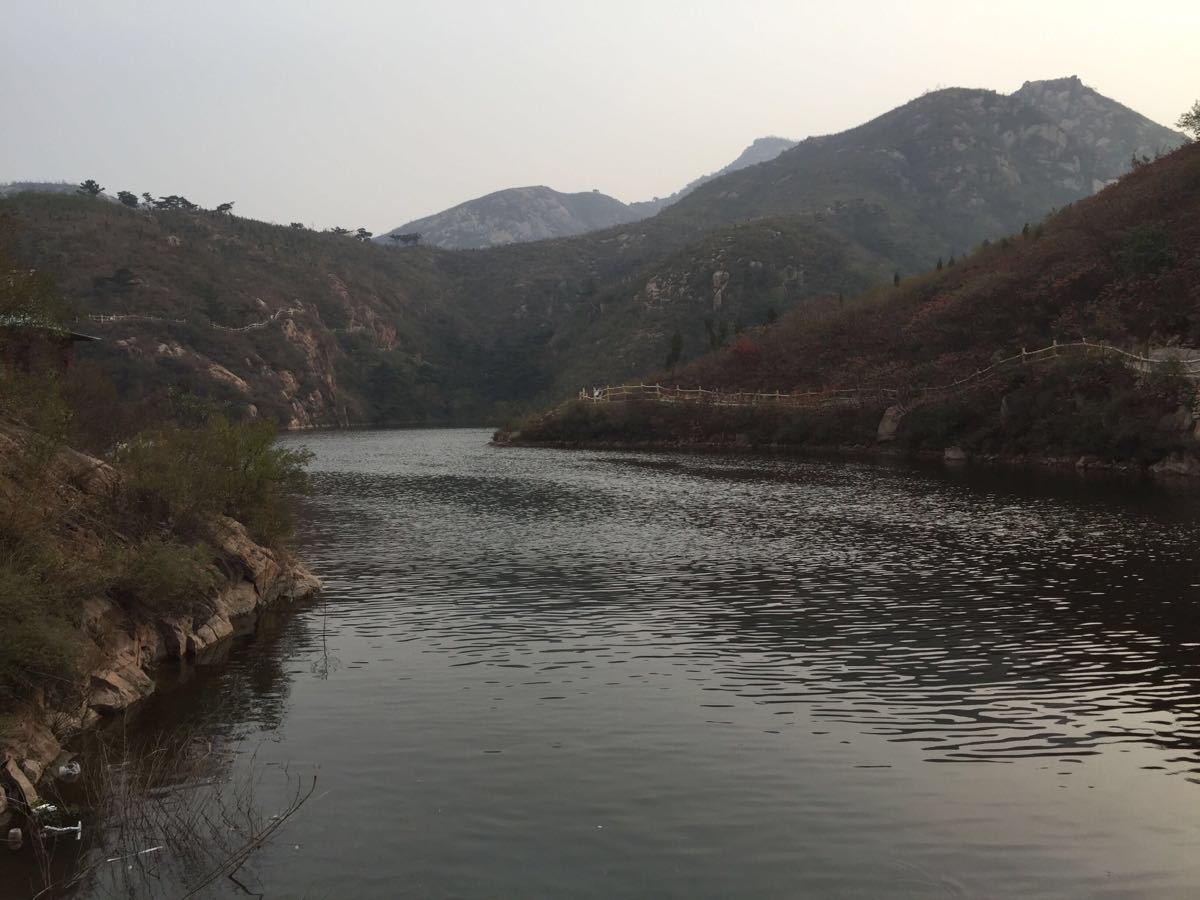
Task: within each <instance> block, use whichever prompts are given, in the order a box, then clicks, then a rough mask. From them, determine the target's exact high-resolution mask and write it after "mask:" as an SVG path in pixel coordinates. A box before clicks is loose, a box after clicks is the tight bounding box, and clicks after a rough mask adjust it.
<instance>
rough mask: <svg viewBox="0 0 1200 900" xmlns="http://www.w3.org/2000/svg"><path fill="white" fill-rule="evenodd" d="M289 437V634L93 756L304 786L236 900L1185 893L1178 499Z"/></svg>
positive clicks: (208, 671)
mask: <svg viewBox="0 0 1200 900" xmlns="http://www.w3.org/2000/svg"><path fill="white" fill-rule="evenodd" d="M288 440H289V442H290V443H296V444H305V445H307V446H308V447H310V448H311V449H312V450H313V451H315V453H316V459H315V463H314V465H313V472H314V480H315V486H316V492H315V495H314V496H313V497H312V498H311V500H310V501H309V502H308V504H307V508H306V516H305V523H304V526H303V529H302V534H301V535H300V541H299V549H298V552H299V554H300V555H301V556H302V557H303V558H304V559H305V560H306V561H307V562H309V563H310V565H311V566H312V568H313V569H314V570H316V571H317V572H318V573H319V574H320V575H321V576H322V577H323V578H324V580H325V582H326V586H327V589H326V592H325V596H324V599H323V601H322V602H321V603H318V604H315V605H311V606H306V607H304V608H302V609H298V610H296V611H294V613H292V614H289V615H286V616H284V617H281V618H279V619H278V620H276V621H274V622H271V623H269V624H268V625H267V627H265V628H263V629H262V631H261V632H260V634H259V635H258V636H257V637H255V638H249V639H244V640H243V641H242V642H241V645H240V646H237V647H235V648H234V649H233V652H232V653H231V654H230V655H229V659H228V661H226V662H224V663H221V664H218V665H212V666H205V667H200V668H198V669H196V670H195V671H193V672H192V673H190V675H189V676H188V677H187V678H184V679H181V680H180V683H179V684H178V685H177V686H175V687H173V688H172V689H170V690H165V691H163V692H162V693H161V694H160V695H159V696H157V697H155V698H153V699H152V701H151V702H150V703H149V704H147V706H146V708H145V709H143V710H142V711H141V712H140V713H139V714H138V715H137V716H136V717H134V718H133V719H132V720H131V722H130V724H129V728H130V729H133V730H135V731H136V730H140V731H142V732H144V733H150V732H153V731H157V730H162V729H164V728H171V727H174V726H176V725H177V724H179V723H187V724H189V725H191V726H194V727H198V728H199V729H200V731H201V733H203V734H205V735H206V736H207V737H208V738H209V739H211V741H212V742H213V745H214V746H215V747H217V748H218V749H219V750H220V752H221V754H223V756H222V758H224V759H226V760H227V761H228V765H230V766H235V767H236V766H238V765H249V763H248V760H249V759H250V758H251V757H253V759H254V765H256V766H259V767H264V766H265V767H271V766H276V767H282V766H283V765H285V764H286V765H287V766H289V767H290V768H289V771H291V772H308V771H316V770H317V769H318V768H319V773H320V775H319V783H320V789H319V791H318V794H317V795H316V796H315V797H314V799H313V800H312V801H311V802H310V803H309V804H308V805H307V806H306V807H305V808H304V809H303V811H302V812H301V813H300V814H299V815H297V816H296V817H295V818H294V819H293V820H292V821H290V822H289V823H288V825H287V827H286V829H285V830H284V831H283V832H281V836H280V837H279V838H278V839H277V840H275V841H273V842H272V843H271V844H270V845H269V846H268V847H267V848H266V849H265V850H263V851H262V852H261V853H260V854H259V855H258V856H257V857H256V858H255V860H254V862H253V863H252V864H251V865H249V866H247V867H246V869H245V870H243V872H242V873H240V877H241V879H242V880H243V881H246V882H248V883H250V885H251V887H253V888H254V889H255V890H263V891H265V895H266V896H267V897H422V898H426V897H464V898H483V897H487V898H492V897H495V898H511V897H546V898H609V897H647V898H649V897H678V898H698V897H704V898H707V897H712V898H716V897H780V898H784V897H789V898H790V897H800V896H812V897H858V896H881V895H888V896H913V897H928V896H943V895H945V896H976V897H999V896H1011V897H1032V896H1104V895H1108V896H1113V897H1135V896H1144V897H1194V896H1197V895H1198V894H1200V852H1198V848H1200V617H1198V616H1197V601H1198V600H1200V542H1198V540H1197V538H1198V537H1200V494H1198V493H1195V492H1188V491H1172V490H1166V489H1163V488H1160V487H1154V486H1151V485H1129V484H1113V483H1108V484H1090V483H1084V482H1082V481H1079V480H1077V479H1074V478H1071V477H1069V476H1061V475H1055V476H1043V475H1030V474H1018V473H1012V472H1003V471H1000V472H990V473H989V472H980V471H974V470H969V469H968V470H943V469H941V468H940V467H936V468H928V469H926V468H917V467H911V466H899V465H897V466H880V465H872V464H867V463H859V462H852V461H851V462H847V461H813V460H798V459H775V458H762V457H733V456H728V457H725V456H687V455H673V454H639V453H597V452H563V451H535V450H521V449H493V448H489V447H488V446H487V445H486V442H487V434H486V433H485V432H482V431H477V430H429V431H378V432H350V433H331V434H313V435H304V436H301V437H296V438H289V439H288ZM268 790H269V788H268ZM169 887H170V886H169V885H168V886H164V893H163V894H162V896H171V895H172V894H171V891H170V890H169ZM212 895H213V896H235V895H236V892H235V891H234V890H233V888H232V886H231V885H229V884H228V883H225V884H224V885H221V886H219V890H215V892H214V893H213V894H212Z"/></svg>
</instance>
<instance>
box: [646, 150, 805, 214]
mask: <svg viewBox="0 0 1200 900" xmlns="http://www.w3.org/2000/svg"><path fill="white" fill-rule="evenodd" d="M795 146H796V142H795V141H789V140H788V139H787V138H781V137H761V138H757V139H756V140H755V141H754V143H753V144H751V145H750V146H749V147H747V148H746V149H745V150H743V151H742V152H741V153H740V154H739V155H738V158H737V159H735V160H734V161H733V162H731V163H730V164H729V165H727V166H725V167H724V168H721V169H718V170H717V171H715V172H713V173H711V174H709V175H701V176H700V177H699V178H697V179H696V180H695V181H692V182H689V183H688V184H687V185H686V186H685V187H682V188H680V189H679V190H678V191H676V192H675V193H674V194H672V195H671V196H670V197H663V198H658V197H656V198H654V199H653V200H641V201H638V202H636V203H630V204H629V208H630V209H632V210H633V211H634V212H636V213H638V215H637V216H636V218H638V219H648V218H650V217H651V216H653V215H657V214H658V212H659V211H660V210H662V209H663V208H664V207H667V206H670V205H671V204H672V203H674V202H675V201H677V200H680V199H682V198H683V197H686V196H687V195H688V194H690V193H691V192H692V191H694V190H695V189H696V188H698V187H700V185H702V184H707V183H708V182H710V181H712V180H713V179H714V178H720V177H721V176H722V175H728V174H729V173H730V172H736V171H738V170H739V169H745V168H747V167H748V166H756V165H758V164H759V163H763V162H770V161H771V160H773V159H774V158H775V157H777V156H778V155H779V154H780V153H782V152H783V151H784V150H790V149H792V148H793V147H795Z"/></svg>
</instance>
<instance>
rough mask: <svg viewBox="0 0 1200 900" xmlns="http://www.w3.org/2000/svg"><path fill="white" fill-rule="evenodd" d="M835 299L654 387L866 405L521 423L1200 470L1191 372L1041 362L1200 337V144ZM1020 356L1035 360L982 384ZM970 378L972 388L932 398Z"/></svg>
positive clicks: (581, 416)
mask: <svg viewBox="0 0 1200 900" xmlns="http://www.w3.org/2000/svg"><path fill="white" fill-rule="evenodd" d="M832 306H833V308H832V309H830V306H829V305H827V306H826V307H825V311H823V312H807V311H805V310H798V311H795V312H792V313H789V314H788V315H786V316H784V317H783V318H782V319H780V320H779V321H778V322H777V323H775V324H774V325H772V326H767V327H764V328H759V329H754V330H751V331H747V332H744V333H742V334H740V335H738V336H737V337H735V339H734V340H733V342H732V343H731V344H730V345H729V346H727V347H725V348H724V349H722V350H720V351H718V352H716V353H713V354H709V355H708V356H705V357H702V358H700V359H699V360H696V361H695V362H693V363H691V364H689V365H688V366H686V367H685V368H682V369H679V370H676V371H672V372H669V373H660V374H658V375H650V376H648V377H647V378H646V381H658V382H661V383H664V384H669V385H672V386H675V385H678V386H681V387H684V388H696V387H704V388H706V389H708V390H716V391H721V392H733V391H746V392H768V393H769V392H774V391H782V392H784V393H800V394H802V393H805V392H824V391H833V390H841V391H850V392H851V395H852V397H853V399H852V400H851V401H850V402H843V401H838V402H835V403H832V404H829V403H822V404H819V405H817V406H812V407H809V408H798V407H797V406H796V405H795V404H791V405H789V404H786V403H780V402H774V403H772V402H761V403H759V404H757V405H745V404H742V403H741V402H740V401H739V402H737V403H735V404H733V405H729V404H722V403H715V402H688V403H678V402H677V403H659V402H652V401H638V402H619V403H618V402H612V403H593V402H588V401H578V402H575V403H571V404H567V405H565V406H563V407H560V408H559V409H557V410H555V411H553V412H551V413H548V414H546V415H544V416H540V417H533V418H530V419H527V420H526V421H524V422H521V423H518V424H517V425H515V426H513V427H512V429H510V431H509V432H508V434H509V435H510V436H511V435H514V434H515V435H517V436H516V438H515V439H516V440H520V441H527V442H534V443H544V442H555V443H567V444H626V445H627V444H645V445H658V446H662V445H687V444H690V445H696V444H716V445H731V444H732V445H736V446H764V445H769V446H810V447H811V446H820V447H832V446H847V445H854V446H860V447H861V446H870V445H873V444H875V443H877V442H878V441H886V442H889V443H893V442H894V445H895V446H899V447H901V448H907V449H909V450H914V451H939V452H940V451H941V450H943V449H944V448H947V447H955V448H956V453H957V452H958V451H959V450H961V451H963V452H966V453H969V454H985V455H994V456H1001V457H1018V456H1019V457H1027V458H1037V459H1046V458H1057V459H1059V460H1063V459H1066V460H1069V461H1072V462H1076V463H1077V464H1080V465H1092V464H1095V460H1096V459H1099V460H1101V461H1102V464H1104V463H1103V461H1108V462H1118V463H1120V464H1122V465H1124V464H1132V465H1139V466H1156V465H1157V466H1158V469H1159V470H1170V471H1181V470H1186V471H1188V472H1192V471H1194V472H1195V473H1196V474H1200V454H1198V452H1197V451H1198V450H1200V419H1198V418H1197V408H1198V404H1197V392H1196V385H1195V383H1194V382H1192V381H1190V380H1189V379H1188V378H1187V377H1185V374H1186V373H1185V372H1184V371H1183V370H1182V369H1181V368H1179V364H1175V365H1174V367H1173V365H1172V364H1171V363H1163V364H1157V363H1155V364H1145V365H1141V364H1139V365H1140V366H1141V367H1140V368H1139V367H1138V366H1132V367H1131V366H1130V365H1128V364H1127V363H1128V357H1124V358H1122V357H1120V355H1119V354H1115V353H1113V352H1112V351H1100V352H1099V353H1096V352H1093V351H1091V350H1089V351H1086V354H1084V355H1081V354H1079V353H1066V354H1063V355H1061V356H1060V355H1059V354H1057V353H1052V354H1050V355H1049V356H1046V355H1044V354H1039V355H1038V356H1037V357H1036V359H1037V363H1036V364H1033V363H1030V364H1022V363H1024V362H1025V358H1024V357H1023V356H1022V355H1021V354H1022V351H1023V350H1026V349H1027V350H1029V351H1034V350H1037V349H1040V348H1043V347H1046V346H1047V345H1051V344H1052V343H1053V342H1058V343H1059V344H1067V343H1074V342H1078V341H1082V340H1085V339H1086V340H1087V341H1090V342H1101V343H1106V344H1109V345H1112V346H1115V347H1119V348H1125V349H1126V350H1128V351H1130V352H1132V353H1134V354H1137V355H1142V356H1148V355H1151V351H1152V350H1156V351H1158V352H1159V353H1161V352H1162V348H1165V347H1182V348H1187V347H1196V346H1200V145H1197V144H1192V145H1189V146H1186V147H1184V148H1182V149H1180V150H1178V151H1176V152H1174V153H1172V154H1171V155H1169V156H1166V157H1164V158H1162V159H1160V160H1158V161H1156V162H1154V163H1152V164H1145V165H1141V166H1138V167H1136V168H1135V169H1134V170H1133V171H1131V172H1130V173H1129V174H1128V175H1127V176H1125V177H1124V178H1122V179H1121V180H1120V181H1119V182H1118V183H1116V184H1114V185H1111V186H1110V187H1108V188H1106V189H1105V190H1103V191H1101V192H1100V193H1099V194H1098V195H1096V196H1095V197H1092V198H1089V199H1086V200H1082V201H1080V202H1078V203H1076V204H1074V205H1073V206H1071V207H1069V208H1067V209H1064V210H1061V211H1059V212H1057V213H1056V214H1054V215H1051V216H1050V217H1048V218H1047V219H1046V220H1045V221H1044V222H1041V223H1031V224H1030V225H1029V226H1027V227H1026V228H1024V229H1022V231H1021V232H1019V233H1017V234H1015V235H1010V236H1007V237H1002V238H1000V239H999V240H997V241H995V242H991V243H988V244H986V245H985V246H983V247H980V248H979V249H977V250H976V251H975V252H974V253H972V254H971V255H970V256H969V257H968V258H966V259H958V260H945V261H943V263H942V264H941V265H940V266H939V267H938V268H937V269H936V270H935V271H932V272H929V273H926V274H924V275H921V276H919V277H915V278H911V279H908V280H900V282H899V284H897V285H895V286H888V287H886V288H882V289H879V290H876V291H874V292H872V293H870V294H867V295H864V296H861V297H858V298H854V299H852V300H848V301H846V302H845V303H843V304H838V303H834V304H832ZM1089 354H1090V355H1089ZM1014 355H1015V357H1016V364H1015V365H1010V364H1008V363H1006V364H1005V365H1002V366H998V367H996V368H995V369H993V370H991V371H990V372H989V374H988V376H987V377H982V378H974V377H972V376H973V375H974V374H975V373H976V372H978V371H980V370H986V369H989V367H991V366H993V364H994V363H997V362H998V361H1000V360H1004V359H1008V358H1010V357H1013V356H1014ZM1182 355H1186V356H1197V355H1200V354H1197V353H1185V354H1182ZM1031 359H1032V357H1031ZM1123 360H1124V361H1123ZM964 378H965V379H967V384H966V385H964V386H962V387H955V388H954V389H952V390H945V391H930V390H928V389H930V388H938V387H942V386H945V385H949V384H951V383H953V382H956V381H958V380H960V379H964ZM855 389H857V390H855ZM708 396H713V395H708ZM820 396H821V397H829V396H831V395H827V394H821V395H820ZM842 396H843V397H844V396H846V395H845V394H843V395H842ZM888 407H892V408H891V409H890V410H888ZM885 411H887V415H886V416H885ZM501 439H503V434H502V436H501Z"/></svg>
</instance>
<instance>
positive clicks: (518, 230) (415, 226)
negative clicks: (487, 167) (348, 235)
mask: <svg viewBox="0 0 1200 900" xmlns="http://www.w3.org/2000/svg"><path fill="white" fill-rule="evenodd" d="M636 218H638V216H637V214H636V213H634V212H633V211H632V210H630V208H629V207H628V206H626V205H625V204H624V203H622V202H621V201H620V200H617V199H615V198H614V197H609V196H608V195H607V194H601V193H600V192H599V191H592V192H590V193H579V194H564V193H562V192H561V191H556V190H554V189H553V188H548V187H545V186H542V185H539V186H537V187H519V188H508V189H507V190H503V191H496V192H495V193H493V194H488V195H487V196H485V197H477V198H476V199H474V200H468V201H467V202H466V203H460V204H459V205H458V206H453V207H451V208H450V209H447V210H445V211H443V212H440V213H434V214H433V215H432V216H426V217H425V218H423V219H415V220H413V221H412V222H407V223H405V224H404V225H401V226H400V227H399V228H393V229H392V230H391V231H390V232H388V233H389V234H408V233H412V232H419V233H420V235H421V242H422V243H425V244H430V245H432V246H434V247H445V248H447V249H452V250H476V249H479V248H481V247H495V246H497V245H499V244H516V243H521V242H524V241H540V240H544V239H545V238H553V237H566V236H568V235H572V234H582V233H584V232H587V231H597V230H599V229H601V228H609V227H611V226H613V225H621V224H623V223H625V222H631V221H633V220H634V219H636ZM380 242H381V243H385V242H386V243H390V241H388V240H387V236H386V235H384V236H383V238H382V239H381V240H380Z"/></svg>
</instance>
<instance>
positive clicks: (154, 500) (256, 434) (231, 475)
mask: <svg viewBox="0 0 1200 900" xmlns="http://www.w3.org/2000/svg"><path fill="white" fill-rule="evenodd" d="M310 458H311V455H310V454H309V453H308V452H307V451H303V450H289V449H286V448H283V447H279V446H276V444H275V427H274V425H273V424H271V423H269V422H262V421H259V422H252V423H247V424H234V423H231V422H230V421H229V420H228V419H226V418H225V417H224V416H222V415H211V416H209V417H208V419H207V421H206V422H205V423H204V424H203V425H201V426H199V427H193V428H189V427H182V426H178V425H170V426H163V427H160V428H156V429H152V430H151V431H148V432H144V433H143V434H141V435H140V436H139V437H137V438H135V439H134V440H133V441H131V442H130V443H129V444H128V445H127V446H126V447H125V448H124V449H123V450H122V452H121V453H120V454H119V456H118V460H117V462H118V465H119V466H120V467H121V469H122V470H123V471H124V473H125V474H126V477H127V485H128V495H129V498H130V501H131V507H132V509H133V510H134V511H135V512H136V513H137V515H138V517H139V518H140V519H141V524H142V526H143V527H144V528H147V529H153V528H156V527H163V526H165V527H167V528H168V529H173V530H176V531H178V532H180V533H181V534H184V535H197V534H200V533H202V532H203V530H204V526H205V525H206V524H207V522H208V521H209V520H210V519H211V518H212V517H213V516H215V515H227V516H232V517H234V518H235V519H238V520H240V521H241V522H242V523H243V524H244V525H246V527H247V529H248V530H249V531H250V534H251V535H252V536H253V537H254V538H255V539H256V540H259V541H262V542H264V543H267V544H272V545H273V544H277V543H278V542H279V541H281V540H283V539H284V538H286V537H287V536H288V535H289V534H291V531H292V528H293V524H294V503H295V498H296V496H297V495H299V494H301V493H303V492H304V491H305V490H306V489H307V484H308V481H307V476H306V473H305V471H304V467H305V465H306V464H307V463H308V461H309V459H310Z"/></svg>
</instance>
